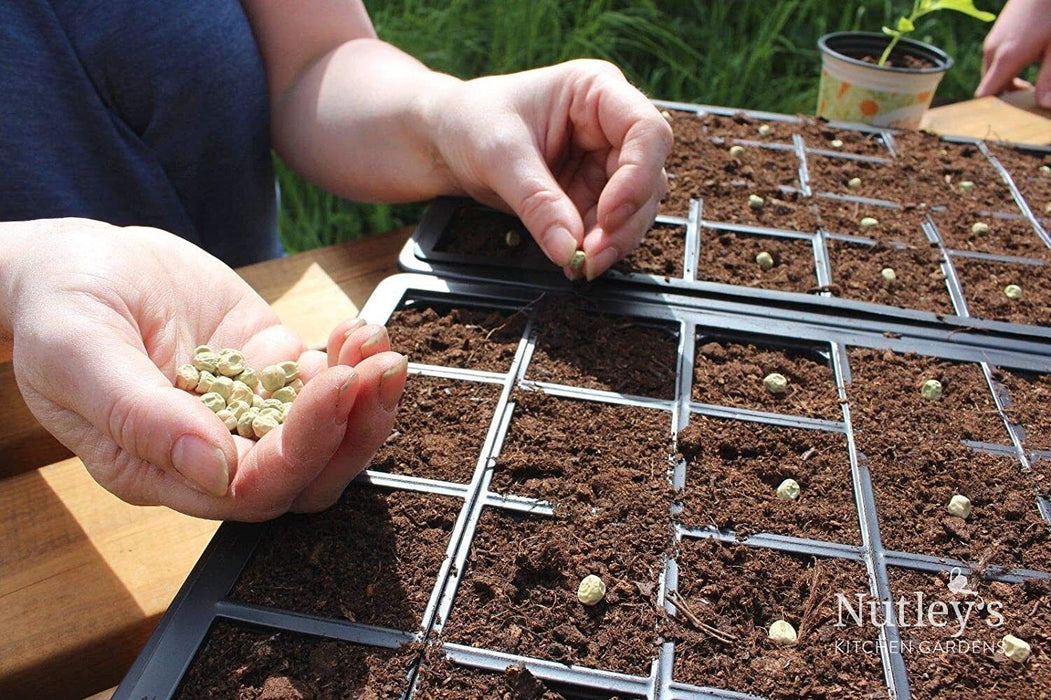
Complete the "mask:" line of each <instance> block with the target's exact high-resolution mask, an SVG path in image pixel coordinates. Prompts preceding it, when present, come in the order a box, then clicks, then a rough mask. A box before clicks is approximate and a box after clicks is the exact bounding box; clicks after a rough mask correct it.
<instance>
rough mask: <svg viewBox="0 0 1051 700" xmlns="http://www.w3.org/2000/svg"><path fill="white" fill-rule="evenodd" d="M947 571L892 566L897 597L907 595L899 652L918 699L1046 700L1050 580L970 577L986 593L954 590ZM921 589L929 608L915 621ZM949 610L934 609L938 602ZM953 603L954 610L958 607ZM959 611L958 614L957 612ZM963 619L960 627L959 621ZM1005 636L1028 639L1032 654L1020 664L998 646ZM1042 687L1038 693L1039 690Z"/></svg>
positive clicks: (1050, 666)
mask: <svg viewBox="0 0 1051 700" xmlns="http://www.w3.org/2000/svg"><path fill="white" fill-rule="evenodd" d="M948 580H949V578H948V575H947V574H945V573H941V574H931V573H926V572H919V571H909V570H906V569H892V570H891V572H890V582H891V589H892V596H893V597H894V599H895V600H898V599H899V598H902V599H905V601H906V602H907V603H908V604H909V605H907V606H906V607H905V608H904V610H905V622H906V623H907V624H906V625H901V626H900V627H901V641H902V655H903V656H904V657H905V666H906V668H907V669H908V672H909V679H910V680H911V683H912V696H913V697H914V698H961V697H973V698H988V697H1000V698H1042V697H1046V695H1047V690H1048V688H1051V582H1049V581H1031V582H1028V583H1024V584H1011V583H1002V582H999V581H981V580H979V579H977V578H976V577H973V576H972V577H970V578H969V580H968V587H967V589H968V590H971V591H975V592H976V594H977V595H980V596H981V597H982V603H983V606H982V607H981V608H979V607H978V605H977V603H978V600H977V597H976V596H975V595H968V594H966V593H961V594H959V595H957V594H954V593H952V592H951V591H950V590H949V589H948ZM918 594H922V595H923V600H924V605H925V608H926V610H925V611H924V612H927V613H928V616H927V617H926V618H925V619H922V620H921V619H918V617H917V614H916V613H917V606H916V600H917V595H918ZM939 601H940V602H942V603H943V604H944V605H946V606H947V607H948V614H947V615H946V616H944V617H935V618H934V619H935V621H937V622H939V623H944V624H943V626H935V625H933V624H931V618H930V612H931V611H932V610H937V608H936V607H932V606H936V605H937V603H938V602H939ZM954 606H955V607H954ZM957 611H959V613H957ZM961 619H965V620H966V623H965V624H963V625H961V623H960V620H961ZM1005 634H1013V635H1014V636H1016V637H1019V638H1021V639H1024V640H1025V641H1027V642H1029V644H1030V646H1031V647H1032V653H1031V655H1030V657H1029V659H1028V660H1026V662H1025V663H1022V664H1019V663H1017V662H1015V661H1011V660H1010V659H1008V658H1006V657H1005V656H1004V655H1003V654H1002V653H1000V652H999V651H998V645H999V642H1000V640H1001V639H1002V638H1003V636H1004V635H1005ZM1041 688H1043V689H1044V690H1043V691H1041V690H1040V689H1041Z"/></svg>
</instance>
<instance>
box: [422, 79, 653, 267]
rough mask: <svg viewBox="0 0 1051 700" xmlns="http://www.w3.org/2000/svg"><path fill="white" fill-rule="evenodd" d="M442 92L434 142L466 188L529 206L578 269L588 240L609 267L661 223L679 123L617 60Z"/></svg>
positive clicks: (557, 256)
mask: <svg viewBox="0 0 1051 700" xmlns="http://www.w3.org/2000/svg"><path fill="white" fill-rule="evenodd" d="M436 94H437V95H438V96H437V98H436V99H435V100H434V102H433V103H432V105H431V108H430V110H429V111H430V114H431V117H430V118H429V121H431V122H432V123H434V124H436V127H435V128H434V131H433V136H432V142H433V143H434V144H435V148H436V149H437V150H438V151H439V155H440V157H441V159H442V160H443V161H444V166H445V167H446V168H447V169H448V171H449V173H450V174H451V175H452V177H453V179H454V181H455V182H456V183H457V185H458V187H459V188H461V189H462V190H463V191H465V192H466V193H467V194H470V195H471V196H473V197H474V198H475V199H478V200H479V201H482V202H485V203H487V204H491V205H493V206H497V207H499V208H502V209H507V208H510V209H511V210H513V211H514V212H515V213H516V214H518V216H519V217H520V218H521V219H522V221H523V223H524V224H525V225H526V227H527V228H528V229H529V231H530V232H531V233H532V234H533V236H534V237H535V238H536V240H537V242H538V243H539V244H540V246H541V248H543V250H544V252H545V253H546V254H547V256H548V257H549V258H550V259H551V260H552V261H553V262H554V263H555V264H557V265H560V266H563V267H564V268H565V272H566V274H567V276H570V277H573V276H576V275H577V273H576V272H575V271H573V270H570V269H569V268H568V267H566V265H567V263H568V262H569V259H570V257H571V256H572V255H573V253H574V252H575V251H577V250H583V251H584V252H585V254H586V255H587V258H586V263H585V269H584V271H583V272H584V273H585V274H586V275H587V278H588V279H589V280H590V279H594V278H595V277H598V276H599V275H601V274H602V273H603V272H605V271H606V270H607V269H609V268H610V267H611V266H612V265H613V264H614V263H616V262H617V261H618V260H619V259H620V258H622V257H623V256H624V255H626V254H627V253H629V252H630V251H631V250H633V249H634V248H635V247H636V246H637V245H638V244H639V241H640V240H641V239H642V236H643V234H645V233H646V231H647V230H648V229H649V226H650V225H651V224H652V223H653V219H654V217H655V216H656V214H657V207H658V205H659V203H660V200H661V198H662V197H663V196H664V194H665V192H666V191H667V176H666V174H665V173H664V170H663V166H664V160H665V158H666V157H667V155H668V153H669V151H670V150H671V146H672V132H671V127H670V126H668V123H667V121H665V119H664V118H663V117H661V115H660V112H658V111H657V109H656V108H655V107H654V106H653V105H652V104H650V102H649V101H648V100H647V99H646V97H645V96H644V95H643V94H642V93H640V92H639V91H638V90H636V89H635V88H633V87H632V86H631V85H630V84H628V82H627V81H626V80H625V79H624V76H623V75H622V74H621V72H620V71H619V70H618V69H617V68H616V67H615V66H613V65H612V64H609V63H605V62H602V61H590V60H581V61H571V62H569V63H563V64H560V65H557V66H551V67H549V68H541V69H538V70H532V71H526V72H523V73H514V74H511V75H501V76H493V77H486V78H478V79H476V80H471V81H468V82H465V83H461V82H458V81H457V82H455V83H451V84H446V85H445V86H444V88H443V89H440V90H438V91H437V93H436Z"/></svg>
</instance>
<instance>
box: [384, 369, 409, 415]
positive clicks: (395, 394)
mask: <svg viewBox="0 0 1051 700" xmlns="http://www.w3.org/2000/svg"><path fill="white" fill-rule="evenodd" d="M408 369H409V360H408V358H405V357H403V358H401V359H400V360H398V361H397V362H396V363H394V366H393V367H390V368H389V369H388V370H387V371H386V372H384V373H383V374H382V375H380V403H381V404H383V408H384V409H385V410H386V411H387V412H388V413H389V412H390V411H393V410H394V409H395V408H397V407H398V401H399V400H400V399H401V392H402V389H403V388H404V385H403V383H402V379H401V378H402V376H404V374H405V372H406V371H407V370H408Z"/></svg>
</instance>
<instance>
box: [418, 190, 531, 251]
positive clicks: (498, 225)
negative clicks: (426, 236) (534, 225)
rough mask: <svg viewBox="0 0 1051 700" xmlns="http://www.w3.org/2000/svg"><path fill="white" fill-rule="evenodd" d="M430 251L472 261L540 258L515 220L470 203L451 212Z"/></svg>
mask: <svg viewBox="0 0 1051 700" xmlns="http://www.w3.org/2000/svg"><path fill="white" fill-rule="evenodd" d="M434 249H435V250H436V251H438V252H440V253H454V254H456V255H463V256H467V257H472V258H477V257H481V258H491V259H496V260H521V259H522V258H523V257H525V258H535V259H537V260H540V259H544V254H543V253H542V252H541V250H540V247H539V246H538V245H537V244H536V241H534V240H533V237H532V236H531V235H529V231H528V229H526V227H525V226H524V225H523V224H522V222H521V221H519V220H518V218H517V217H515V216H511V215H509V214H504V213H503V212H499V211H496V210H494V209H489V208H487V207H483V206H482V205H480V204H474V203H471V204H467V205H464V206H462V207H459V208H458V209H457V210H456V211H454V212H453V215H452V217H451V218H450V219H449V223H448V224H446V226H445V230H444V231H443V232H442V235H441V238H439V239H438V243H437V244H436V245H435V246H434Z"/></svg>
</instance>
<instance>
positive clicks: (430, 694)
mask: <svg viewBox="0 0 1051 700" xmlns="http://www.w3.org/2000/svg"><path fill="white" fill-rule="evenodd" d="M424 659H425V662H424V664H423V665H422V666H421V667H420V671H419V673H417V675H416V689H415V690H414V691H413V694H412V697H413V698H418V699H423V700H460V699H461V698H493V699H494V700H565V697H564V696H563V695H562V694H561V693H558V692H556V691H554V690H551V689H550V688H548V687H547V685H545V684H544V682H543V681H541V680H540V679H538V678H537V677H536V676H534V675H533V674H532V673H530V672H529V671H527V670H526V669H524V668H522V667H521V666H509V667H508V668H507V669H506V670H505V671H504V672H503V673H491V672H487V671H481V670H478V669H474V668H468V667H466V666H460V665H458V664H455V663H453V662H452V661H450V660H449V659H448V658H446V657H445V655H444V654H443V653H442V652H441V648H440V647H434V648H433V649H428V650H427V652H426V653H425V654H424Z"/></svg>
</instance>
